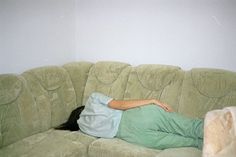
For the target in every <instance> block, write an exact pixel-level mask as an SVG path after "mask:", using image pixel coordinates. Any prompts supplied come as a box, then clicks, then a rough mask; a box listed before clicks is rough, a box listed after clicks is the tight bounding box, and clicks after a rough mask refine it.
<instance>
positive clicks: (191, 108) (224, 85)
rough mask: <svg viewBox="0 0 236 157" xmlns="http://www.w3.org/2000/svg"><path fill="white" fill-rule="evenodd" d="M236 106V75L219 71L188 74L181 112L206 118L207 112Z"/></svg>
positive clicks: (196, 70)
mask: <svg viewBox="0 0 236 157" xmlns="http://www.w3.org/2000/svg"><path fill="white" fill-rule="evenodd" d="M226 106H236V73H234V72H230V71H226V70H219V69H192V70H191V71H188V72H186V75H185V79H184V84H183V90H182V94H181V99H180V107H179V112H180V113H183V114H186V115H188V116H190V117H204V115H205V114H206V112H207V111H209V110H213V109H220V108H223V107H226Z"/></svg>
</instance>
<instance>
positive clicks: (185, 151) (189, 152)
mask: <svg viewBox="0 0 236 157" xmlns="http://www.w3.org/2000/svg"><path fill="white" fill-rule="evenodd" d="M201 156H202V151H200V150H199V149H197V148H192V147H183V148H170V149H165V150H163V151H161V152H160V153H159V154H158V155H157V156H156V157H201Z"/></svg>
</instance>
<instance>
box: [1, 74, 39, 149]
mask: <svg viewBox="0 0 236 157" xmlns="http://www.w3.org/2000/svg"><path fill="white" fill-rule="evenodd" d="M0 119H1V121H0V147H3V146H6V145H8V144H11V143H13V142H16V141H18V140H20V139H22V138H24V137H27V136H29V135H32V134H34V133H36V132H37V130H38V129H39V124H38V122H39V119H38V114H37V108H36V104H35V101H34V99H33V97H32V95H31V93H30V91H29V90H28V88H27V85H26V83H25V80H24V79H23V78H22V77H20V76H17V75H12V74H3V75H0Z"/></svg>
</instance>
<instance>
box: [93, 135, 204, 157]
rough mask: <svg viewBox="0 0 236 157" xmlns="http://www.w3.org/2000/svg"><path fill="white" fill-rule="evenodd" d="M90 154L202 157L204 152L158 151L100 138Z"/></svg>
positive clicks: (98, 155)
mask: <svg viewBox="0 0 236 157" xmlns="http://www.w3.org/2000/svg"><path fill="white" fill-rule="evenodd" d="M88 153H89V157H111V156H112V157H121V156H122V157H180V156H181V157H201V153H202V152H201V151H200V150H198V149H196V148H191V147H189V148H172V149H165V150H156V149H149V148H145V147H142V146H138V145H134V144H131V143H128V142H126V141H123V140H121V139H117V138H114V139H103V138H100V139H98V140H96V141H93V142H92V143H91V144H90V146H89V152H88Z"/></svg>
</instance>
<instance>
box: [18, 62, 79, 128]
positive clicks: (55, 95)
mask: <svg viewBox="0 0 236 157" xmlns="http://www.w3.org/2000/svg"><path fill="white" fill-rule="evenodd" d="M22 76H23V77H24V78H25V79H26V81H27V84H28V86H29V89H30V91H31V93H32V95H33V97H34V99H35V101H36V104H37V110H38V115H39V117H40V131H45V130H47V129H49V128H51V127H55V126H57V125H59V124H61V123H62V122H65V121H66V120H67V118H68V116H69V114H70V112H71V111H72V110H73V109H74V108H76V106H77V105H76V95H75V90H74V88H73V85H72V82H71V79H70V77H69V74H68V73H67V72H66V70H65V69H64V68H62V67H57V66H48V67H40V68H35V69H31V70H29V71H26V72H24V73H23V74H22Z"/></svg>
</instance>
